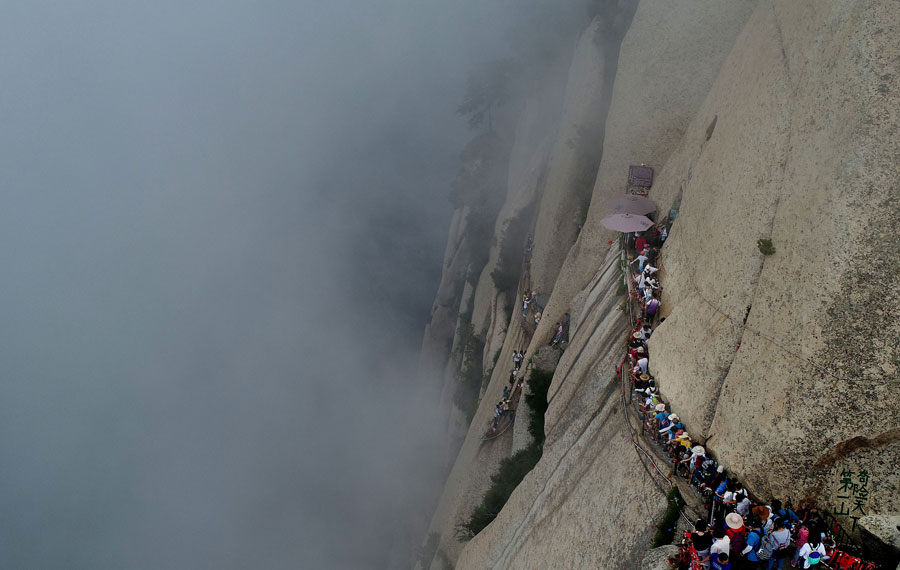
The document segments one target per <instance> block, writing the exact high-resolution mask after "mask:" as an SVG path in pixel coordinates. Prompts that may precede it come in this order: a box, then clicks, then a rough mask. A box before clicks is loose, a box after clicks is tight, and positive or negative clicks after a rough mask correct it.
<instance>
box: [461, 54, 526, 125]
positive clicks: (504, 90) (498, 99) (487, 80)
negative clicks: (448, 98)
mask: <svg viewBox="0 0 900 570" xmlns="http://www.w3.org/2000/svg"><path fill="white" fill-rule="evenodd" d="M514 69H515V64H514V63H513V61H512V60H511V59H498V60H494V61H489V62H487V63H483V64H481V66H479V67H477V68H476V69H474V70H473V71H470V72H469V75H468V77H467V78H466V93H465V95H463V102H462V103H461V104H460V105H459V107H457V109H456V112H457V113H458V114H460V115H462V116H464V117H468V121H469V128H472V129H477V128H479V127H481V126H483V125H484V124H485V122H487V128H488V130H492V129H493V125H492V124H491V111H492V110H493V109H494V108H495V107H498V106H500V105H502V104H503V103H504V102H506V101H507V100H508V99H509V98H510V96H511V94H512V80H513V76H514Z"/></svg>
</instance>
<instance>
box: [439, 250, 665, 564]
mask: <svg viewBox="0 0 900 570" xmlns="http://www.w3.org/2000/svg"><path fill="white" fill-rule="evenodd" d="M616 259H617V252H615V251H613V252H611V255H610V257H609V258H608V259H607V262H606V263H604V268H603V269H602V270H601V272H600V274H599V275H598V278H597V280H596V281H597V286H596V293H597V295H598V299H597V300H596V303H594V304H592V306H591V308H590V309H589V310H588V311H587V314H586V315H585V317H586V318H587V319H589V320H593V321H594V322H595V326H594V327H593V334H592V335H591V336H590V338H589V339H588V338H586V339H585V342H586V344H587V345H589V346H591V347H601V346H610V345H620V344H621V341H622V337H623V334H624V332H625V330H626V326H625V321H624V318H623V314H622V313H621V311H618V310H617V309H616V307H618V306H619V305H620V304H621V297H620V296H618V295H617V294H616V288H617V285H618V283H619V282H620V276H621V273H620V270H619V268H618V266H617V264H616ZM579 352H580V351H579V350H572V349H570V350H569V351H567V352H566V353H565V354H564V355H563V361H566V360H568V361H570V362H569V366H566V368H567V369H571V370H572V372H571V373H570V374H569V375H568V377H567V378H566V380H565V382H564V386H565V392H566V396H565V397H562V396H557V397H556V398H554V400H553V401H551V404H550V410H549V411H548V413H547V418H548V420H552V422H553V423H552V425H549V424H548V427H547V435H548V437H547V441H546V442H545V444H544V454H543V456H542V458H541V460H540V461H539V462H538V464H537V466H536V467H535V468H534V470H532V472H531V473H529V474H528V475H527V476H526V477H525V479H524V480H523V481H522V483H521V484H520V485H519V486H518V487H517V488H516V490H515V492H514V493H513V495H512V497H510V500H509V502H508V503H507V504H506V506H505V507H504V508H503V510H502V511H501V513H500V515H499V516H498V517H497V519H496V520H495V521H494V522H493V523H492V524H491V525H490V526H488V527H487V528H486V529H485V530H483V531H482V532H481V533H479V534H478V535H477V536H476V537H475V538H474V539H473V540H472V541H470V542H469V543H468V544H467V545H466V547H465V549H464V550H463V551H462V553H461V555H460V557H459V560H458V562H457V564H456V569H457V570H476V569H477V570H486V569H492V570H499V569H503V568H517V569H546V568H637V567H638V566H639V564H640V560H641V558H642V557H643V550H644V545H645V544H646V543H647V540H648V538H649V536H650V533H651V532H652V530H651V528H650V526H651V525H650V524H648V521H655V520H657V519H658V517H659V516H660V514H661V512H662V510H663V509H664V507H665V500H664V495H663V493H661V492H660V490H659V489H658V488H657V487H656V484H657V483H655V482H654V479H653V478H652V477H651V476H650V475H649V474H647V473H646V472H645V471H644V466H643V464H642V463H641V462H640V461H639V459H638V456H637V454H636V453H635V451H634V449H633V448H632V446H631V443H630V442H629V440H628V438H627V433H628V428H627V427H626V424H625V422H624V416H623V414H622V410H621V405H622V401H621V398H620V394H621V392H620V385H619V382H618V380H617V378H616V377H615V375H614V374H613V371H614V368H615V365H616V361H617V358H618V351H615V352H609V351H607V356H606V357H605V358H601V359H600V361H597V362H595V363H594V365H593V366H577V365H576V366H574V367H573V366H571V364H572V363H573V362H574V361H577V360H579V358H578V353H579ZM560 365H561V367H562V366H563V363H562V362H561V364H560Z"/></svg>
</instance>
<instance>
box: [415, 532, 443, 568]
mask: <svg viewBox="0 0 900 570" xmlns="http://www.w3.org/2000/svg"><path fill="white" fill-rule="evenodd" d="M440 542H441V535H439V534H438V533H436V532H429V533H428V538H427V539H426V540H425V544H424V545H423V546H422V549H421V550H420V551H419V557H418V561H419V565H420V566H421V567H422V568H428V567H429V566H430V565H431V559H432V558H434V555H435V553H436V552H437V549H438V544H440Z"/></svg>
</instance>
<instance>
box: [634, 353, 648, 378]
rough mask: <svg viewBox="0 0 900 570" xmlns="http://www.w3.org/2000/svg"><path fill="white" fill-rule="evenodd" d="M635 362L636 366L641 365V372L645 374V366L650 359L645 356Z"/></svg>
mask: <svg viewBox="0 0 900 570" xmlns="http://www.w3.org/2000/svg"><path fill="white" fill-rule="evenodd" d="M637 363H638V366H640V367H641V372H642V373H644V374H647V367H648V365H649V364H650V361H649V360H647V357H646V356H645V357H643V358H639V359H638V362H637Z"/></svg>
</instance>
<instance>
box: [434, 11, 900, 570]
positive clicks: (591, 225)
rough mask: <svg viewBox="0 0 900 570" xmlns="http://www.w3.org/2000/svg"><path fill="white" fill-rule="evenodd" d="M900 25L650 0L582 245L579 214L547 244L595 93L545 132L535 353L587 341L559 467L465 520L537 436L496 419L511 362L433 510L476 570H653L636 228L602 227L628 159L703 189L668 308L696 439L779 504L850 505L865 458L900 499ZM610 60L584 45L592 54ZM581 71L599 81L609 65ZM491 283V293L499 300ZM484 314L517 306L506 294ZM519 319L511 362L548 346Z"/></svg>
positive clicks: (668, 335)
mask: <svg viewBox="0 0 900 570" xmlns="http://www.w3.org/2000/svg"><path fill="white" fill-rule="evenodd" d="M896 29H900V11H898V10H897V9H896V3H895V2H893V1H892V0H872V1H870V2H865V3H862V2H847V1H842V0H727V1H713V0H683V1H680V2H677V3H673V2H669V1H665V0H642V1H641V2H640V5H639V7H638V10H637V12H636V14H635V16H634V20H633V22H632V25H631V28H630V30H629V32H628V34H627V36H626V39H625V41H624V42H623V44H622V48H621V53H620V56H619V61H618V68H617V72H616V77H615V86H614V90H613V95H612V100H611V104H610V108H609V114H608V116H607V117H606V119H605V134H604V142H603V156H602V159H601V161H600V166H599V169H598V172H597V178H596V182H595V184H594V189H593V195H592V200H591V206H590V209H589V211H588V215H587V220H586V222H585V225H584V227H583V229H582V230H581V232H580V234H579V235H578V238H577V241H576V242H575V244H574V245H573V246H572V247H571V248H570V249H569V246H568V245H567V244H568V243H569V242H568V241H567V240H570V239H571V238H570V237H568V236H569V235H570V233H569V230H568V229H566V228H565V227H564V228H563V229H562V232H561V233H560V237H561V239H562V241H561V243H562V244H563V245H562V246H558V245H556V244H552V243H548V241H552V240H554V239H556V235H555V233H554V224H556V225H560V226H562V225H564V224H565V223H567V222H566V220H567V219H568V217H569V214H568V213H567V212H569V211H570V210H571V208H572V206H573V205H572V203H571V199H572V197H574V196H575V194H571V193H570V190H571V189H567V188H560V187H559V185H564V184H565V183H566V181H567V180H570V179H571V178H570V177H571V176H574V173H575V172H576V170H577V169H576V168H575V167H574V166H573V165H572V164H573V163H572V160H573V157H572V156H569V155H566V153H565V147H564V145H563V144H562V141H564V140H565V139H566V137H567V136H569V135H568V134H566V133H567V132H571V130H572V129H573V128H574V129H577V126H578V124H580V123H583V122H585V121H595V122H594V123H593V124H595V125H596V124H597V122H596V120H597V115H596V114H594V110H593V107H594V106H595V105H597V103H596V99H591V95H590V94H584V95H583V96H584V97H585V98H580V97H575V96H572V97H570V96H569V95H567V96H566V101H567V103H566V108H565V109H564V111H563V112H562V114H561V116H562V117H564V118H565V122H566V125H565V126H561V127H560V128H559V132H558V133H555V138H553V139H552V141H551V143H546V142H544V143H542V144H543V146H541V150H540V152H543V153H544V154H542V155H541V156H542V157H544V158H545V159H546V160H547V163H546V167H547V173H548V174H547V180H552V182H550V183H548V184H547V185H546V188H545V189H544V191H543V194H542V196H541V198H540V199H541V206H540V209H539V211H538V213H537V220H538V221H537V227H538V231H537V232H536V234H535V236H536V237H535V244H534V248H535V249H534V255H533V258H532V273H533V275H532V277H533V279H534V282H535V283H542V284H543V283H546V285H542V286H546V287H552V296H551V298H550V300H549V302H548V304H547V307H546V309H545V318H544V320H543V321H542V322H541V324H540V326H539V327H538V328H537V331H536V332H535V334H534V337H533V338H532V339H531V342H530V345H529V350H528V354H529V355H532V354H534V353H535V351H536V349H537V348H538V347H540V346H545V345H546V344H547V342H548V340H549V338H550V337H551V336H552V332H551V330H552V328H553V327H554V326H555V322H556V320H557V319H558V318H559V317H560V316H561V315H563V314H564V313H565V312H570V313H571V315H572V325H571V329H570V339H571V340H570V343H569V345H568V347H567V349H566V352H565V353H564V354H563V355H562V357H561V359H560V361H559V364H558V366H557V369H556V373H555V376H554V380H553V384H552V386H551V389H550V393H549V399H550V407H549V409H548V412H547V415H546V418H545V420H546V424H545V430H546V434H547V439H546V442H545V447H544V455H543V457H542V459H541V461H540V462H539V463H538V465H537V466H536V467H535V469H534V470H533V471H532V472H531V473H530V474H529V475H528V476H527V477H526V478H525V480H524V481H523V482H522V483H521V484H520V485H519V487H518V488H517V489H516V491H515V492H514V493H513V495H512V497H511V498H510V500H509V502H508V503H507V505H506V507H504V509H503V510H502V512H501V513H500V514H499V516H498V517H497V519H496V520H495V521H494V522H493V523H492V524H491V525H490V526H488V527H487V528H486V529H485V530H484V531H482V532H481V533H480V534H479V535H478V536H476V537H475V538H474V539H473V540H472V541H470V542H469V543H468V544H466V545H465V547H464V548H462V549H461V547H460V545H458V544H456V543H455V540H454V539H453V538H452V535H453V531H452V529H453V526H454V524H455V523H456V522H457V521H458V520H459V519H460V518H462V517H463V516H467V514H468V513H469V512H470V509H471V507H472V506H473V505H474V504H475V503H476V502H477V501H478V500H480V497H481V494H482V493H483V492H484V490H485V489H486V488H487V483H488V480H489V476H490V473H492V472H493V471H494V469H496V461H497V460H498V458H499V457H503V456H505V454H508V453H509V452H510V451H511V450H512V449H513V447H514V445H515V442H514V441H513V440H512V438H508V439H499V440H498V441H497V442H496V443H491V444H482V443H481V442H480V433H481V431H483V421H482V423H481V424H479V423H478V422H479V419H478V418H481V419H482V420H483V419H484V418H486V417H488V415H489V409H490V407H492V406H493V403H494V402H496V400H497V399H498V398H499V394H500V391H501V390H502V387H503V385H504V384H505V381H506V376H507V375H508V368H505V367H499V366H498V369H499V370H495V371H494V374H493V377H492V378H491V382H490V384H489V385H488V387H487V390H486V393H485V401H486V402H487V403H485V401H483V402H482V406H481V409H479V411H478V413H477V415H476V421H475V423H473V426H472V428H471V429H470V430H469V433H468V435H467V438H466V442H465V443H464V444H463V446H462V450H461V451H460V454H459V457H458V459H457V462H456V464H455V466H454V468H453V471H452V473H451V476H450V480H449V481H448V484H447V486H446V488H445V491H444V496H443V497H442V500H441V504H440V505H439V507H438V511H437V513H436V514H435V518H434V519H433V521H432V530H434V531H437V532H440V533H441V535H442V548H444V549H445V550H446V552H447V553H448V554H449V555H450V558H451V560H456V559H457V557H458V560H457V566H456V568H457V570H463V569H478V570H483V569H488V568H489V569H498V570H499V569H505V568H510V569H511V568H515V569H520V568H525V569H527V568H542V569H543V568H566V569H569V568H610V569H619V568H622V569H626V568H627V569H629V570H630V569H633V568H639V567H641V562H642V558H643V556H644V554H645V550H646V547H647V545H648V539H649V536H650V534H651V528H650V527H651V525H652V524H655V522H656V520H658V518H659V516H660V515H661V513H662V512H663V509H664V507H665V500H664V495H663V491H665V490H666V488H665V486H664V485H663V484H662V483H661V482H660V481H658V480H657V478H656V476H655V475H654V474H653V472H652V471H651V470H649V469H646V468H645V466H644V464H643V462H642V461H641V460H640V456H639V455H638V454H637V453H636V452H635V450H634V447H633V446H632V445H631V443H630V439H629V438H628V436H629V435H630V430H629V428H628V427H627V424H626V423H625V421H624V419H623V415H622V410H621V404H620V400H619V398H621V392H620V390H619V386H618V384H617V383H616V381H615V379H614V377H613V370H614V368H615V365H616V364H618V361H619V360H620V358H621V354H622V338H623V334H624V330H625V322H624V318H623V315H622V313H621V312H620V311H619V310H618V309H617V306H618V304H619V299H620V297H618V296H617V294H616V291H617V288H618V286H619V283H620V279H621V277H620V275H621V274H620V273H619V269H618V260H617V258H616V255H615V252H611V251H609V244H608V241H609V240H610V239H611V238H613V237H614V235H613V234H612V233H611V232H608V231H606V230H605V229H603V228H602V226H601V225H600V224H599V220H600V219H601V218H603V217H604V216H605V215H606V214H607V211H606V208H605V207H604V205H603V202H604V200H605V199H606V198H607V197H609V196H612V195H615V194H618V193H621V192H622V191H624V189H625V188H624V184H625V179H626V175H627V168H628V165H629V164H634V163H639V162H644V163H647V164H649V165H651V166H653V167H654V168H655V169H656V172H657V178H656V182H655V184H654V186H653V189H652V192H651V197H652V198H654V199H655V200H656V201H657V203H658V204H659V205H660V209H661V213H662V214H665V213H667V212H668V210H669V209H670V208H671V207H672V205H673V204H675V203H677V202H679V201H680V207H679V213H678V217H677V219H676V221H675V225H674V227H673V230H672V232H671V234H670V238H669V240H668V242H667V243H666V245H665V246H664V248H663V255H662V279H663V285H664V287H665V289H664V294H663V314H664V316H665V317H666V320H665V322H664V323H662V324H661V325H660V326H659V327H658V328H657V330H656V332H655V333H654V336H653V338H652V340H651V341H650V349H651V356H652V358H651V370H652V372H653V373H654V374H655V375H656V376H657V379H658V381H659V383H660V385H661V388H662V391H663V394H664V396H665V397H666V399H667V400H670V401H671V402H672V403H673V406H674V408H675V410H677V411H678V413H679V415H680V416H681V418H682V419H683V420H684V421H685V423H686V424H687V427H688V431H689V432H690V433H691V434H692V435H693V436H694V437H695V439H699V440H704V441H706V442H707V447H708V448H711V449H712V450H714V451H715V453H716V454H717V456H718V458H719V459H720V461H722V462H723V463H724V464H725V465H726V467H727V468H728V469H729V471H730V472H732V473H733V474H735V475H737V476H738V477H740V478H741V479H742V480H743V481H744V482H745V484H747V485H748V487H749V488H750V490H751V491H752V492H753V493H754V494H756V495H758V496H760V497H761V498H771V497H786V496H789V497H792V498H793V499H794V500H795V502H800V501H801V500H803V499H811V500H816V501H817V502H818V503H819V504H820V505H823V506H826V507H834V506H836V505H835V503H834V500H833V495H834V493H833V491H834V490H835V487H836V482H837V481H838V479H839V478H840V476H841V473H842V472H844V473H847V472H850V471H852V472H853V474H854V476H855V477H857V483H858V482H859V479H858V478H859V477H861V476H862V473H861V472H862V471H865V480H866V482H867V485H868V487H867V491H868V492H869V494H868V496H867V498H866V503H865V505H864V509H865V512H866V513H876V514H877V513H891V512H896V511H898V510H900V476H898V474H897V468H898V466H900V428H898V427H897V422H896V419H895V418H896V409H897V408H898V406H900V392H898V390H897V387H898V381H900V350H898V346H897V344H896V339H897V338H898V336H900V318H898V316H897V315H898V314H900V288H898V287H897V286H896V284H897V283H900V255H897V253H896V252H897V251H900V233H898V232H897V231H896V219H897V215H898V213H900V190H898V189H900V167H898V166H897V165H898V164H900V139H898V138H897V133H898V132H900V114H898V109H900V103H898V101H900V97H898V93H900V36H898V35H897V34H896V33H892V31H893V30H896ZM590 53H592V52H591V48H590V46H587V45H582V44H579V46H578V48H577V49H576V61H577V59H578V57H581V55H584V54H590ZM578 54H581V55H578ZM590 59H591V58H588V60H590ZM571 69H572V73H593V74H594V76H596V75H597V74H598V73H600V71H599V70H600V66H598V65H597V62H596V61H594V62H590V61H589V62H587V63H577V64H576V63H573V64H572V68H571ZM576 70H578V71H576ZM591 70H593V71H591ZM568 85H569V87H570V88H571V86H572V85H581V86H590V85H593V84H592V83H591V81H590V80H589V79H584V80H583V81H579V80H578V79H577V78H573V77H570V79H569V81H568ZM578 89H582V87H579V88H578ZM567 130H568V131H567ZM542 140H543V139H542ZM548 140H550V139H548ZM534 149H535V150H534V152H535V153H537V152H538V151H537V150H536V149H537V147H534ZM522 152H523V153H525V150H524V149H523V150H522ZM525 154H527V153H525ZM535 156H537V154H535ZM519 172H524V171H519ZM511 176H512V174H511ZM511 179H512V178H511ZM522 180H529V179H528V178H527V177H523V178H522ZM531 180H532V181H534V180H536V179H531ZM534 195H537V193H535V194H534ZM567 208H568V210H567ZM760 238H770V239H771V240H772V242H773V244H774V246H775V248H776V252H775V253H774V254H773V255H770V256H765V255H763V254H762V253H761V251H760V249H759V248H758V246H757V240H758V239H760ZM566 249H568V254H567V255H566V257H565V261H564V263H563V264H562V266H561V267H560V266H559V265H558V264H559V260H560V259H561V255H562V253H560V252H564V250H566ZM542 280H543V281H542ZM479 289H482V288H481V287H479ZM485 290H486V289H485ZM479 294H483V292H479V291H476V293H475V298H476V305H477V304H479V303H481V304H483V305H484V306H485V307H491V306H492V305H491V304H490V303H485V302H484V301H478V300H477V299H478V296H479ZM488 297H489V296H488V295H486V294H485V298H488ZM485 312H486V313H490V314H492V316H491V317H490V318H491V319H492V320H494V321H496V320H497V318H498V317H497V315H496V307H495V306H494V307H493V309H485ZM520 322H521V312H520V310H514V311H513V312H512V318H511V320H510V323H509V325H508V327H509V328H508V332H507V334H506V335H505V337H504V338H503V340H502V343H503V347H502V349H501V357H500V358H501V360H500V362H504V361H505V359H506V358H507V356H508V355H511V352H512V350H513V349H514V348H519V347H520V345H522V343H523V342H525V341H526V335H525V333H524V332H523V330H524V329H523V328H522V327H521V326H520ZM433 328H434V330H435V331H437V330H438V328H439V327H437V325H434V326H433ZM444 328H446V327H444ZM441 330H443V329H441ZM442 334H443V335H444V337H446V332H444V333H442ZM451 337H452V335H451ZM499 342H500V341H499V339H498V340H495V341H494V344H493V346H497V345H498V344H499ZM492 350H496V349H495V348H492ZM517 429H518V430H520V431H521V430H522V426H517ZM517 441H522V440H521V438H518V439H517ZM491 461H493V463H491ZM658 485H659V486H658ZM865 520H867V521H868V520H870V519H865ZM871 520H875V519H871ZM863 526H866V524H863ZM869 526H871V525H869ZM867 528H868V527H867ZM872 528H874V527H872ZM882 534H884V533H882ZM649 563H650V562H649V561H648V564H649ZM651 567H652V566H651ZM435 568H437V566H435Z"/></svg>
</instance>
